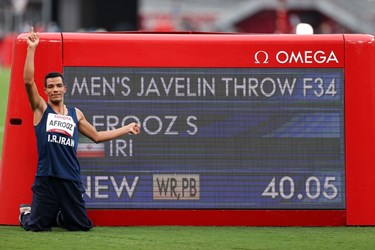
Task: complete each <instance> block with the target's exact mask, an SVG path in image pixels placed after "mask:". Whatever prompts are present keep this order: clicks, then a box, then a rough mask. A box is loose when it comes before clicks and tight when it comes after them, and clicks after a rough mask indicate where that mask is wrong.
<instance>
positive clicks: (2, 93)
mask: <svg viewBox="0 0 375 250" xmlns="http://www.w3.org/2000/svg"><path fill="white" fill-rule="evenodd" d="M9 80H10V70H9V69H5V68H1V67H0V160H1V153H2V149H3V138H4V124H5V115H6V108H7V103H8V90H9ZM0 248H1V246H0Z"/></svg>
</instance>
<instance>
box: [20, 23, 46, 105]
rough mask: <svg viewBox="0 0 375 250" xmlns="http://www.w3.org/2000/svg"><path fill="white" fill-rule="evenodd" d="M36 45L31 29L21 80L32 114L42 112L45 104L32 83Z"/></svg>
mask: <svg viewBox="0 0 375 250" xmlns="http://www.w3.org/2000/svg"><path fill="white" fill-rule="evenodd" d="M38 44H39V36H38V34H36V33H34V31H33V28H31V32H30V34H29V36H28V37H27V53H26V59H25V65H24V71H23V79H24V83H25V87H26V92H27V97H28V98H29V102H30V105H31V109H32V110H33V111H34V112H35V111H36V110H39V111H41V112H43V111H44V109H45V105H46V104H45V102H44V100H43V98H42V97H41V96H40V95H39V93H38V89H37V87H36V85H35V82H34V57H35V51H36V48H37V46H38Z"/></svg>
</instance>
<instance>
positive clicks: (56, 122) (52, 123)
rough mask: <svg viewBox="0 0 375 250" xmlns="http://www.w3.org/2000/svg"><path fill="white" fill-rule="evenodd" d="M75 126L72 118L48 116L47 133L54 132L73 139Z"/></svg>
mask: <svg viewBox="0 0 375 250" xmlns="http://www.w3.org/2000/svg"><path fill="white" fill-rule="evenodd" d="M75 126H76V124H75V123H74V121H73V118H72V117H70V116H67V115H58V114H52V113H49V114H48V119H47V126H46V127H47V132H55V133H59V134H64V135H67V136H69V137H73V134H74V128H75Z"/></svg>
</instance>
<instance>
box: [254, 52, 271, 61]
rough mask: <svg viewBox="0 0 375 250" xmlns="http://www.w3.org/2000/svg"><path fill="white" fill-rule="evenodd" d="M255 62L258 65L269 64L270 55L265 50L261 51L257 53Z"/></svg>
mask: <svg viewBox="0 0 375 250" xmlns="http://www.w3.org/2000/svg"><path fill="white" fill-rule="evenodd" d="M259 59H260V60H259ZM254 60H255V63H256V64H259V63H263V64H266V63H268V53H267V52H265V51H264V50H259V51H257V53H255V55H254Z"/></svg>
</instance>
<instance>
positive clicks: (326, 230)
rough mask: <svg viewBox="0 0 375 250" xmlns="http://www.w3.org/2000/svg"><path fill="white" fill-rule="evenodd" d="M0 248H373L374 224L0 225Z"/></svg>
mask: <svg viewBox="0 0 375 250" xmlns="http://www.w3.org/2000/svg"><path fill="white" fill-rule="evenodd" d="M0 239H1V243H0V249H40V250H41V249H92V250H93V249H163V250H167V249H215V250H216V249H299V250H300V249H302V250H306V249H340V250H341V249H374V248H375V227H96V228H94V229H93V230H92V231H89V232H69V231H65V230H63V229H59V228H53V231H52V232H44V233H35V232H26V231H24V230H23V229H22V228H20V227H15V226H0Z"/></svg>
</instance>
